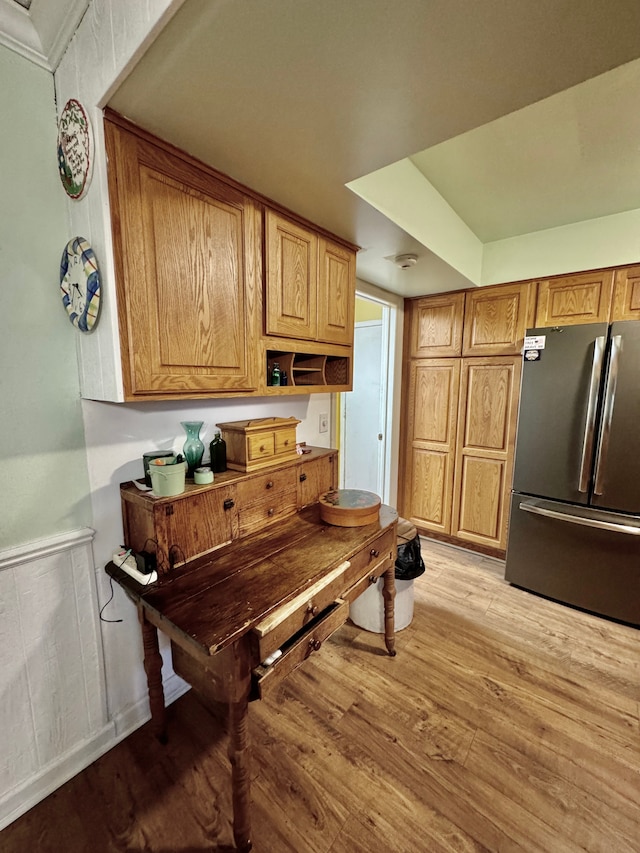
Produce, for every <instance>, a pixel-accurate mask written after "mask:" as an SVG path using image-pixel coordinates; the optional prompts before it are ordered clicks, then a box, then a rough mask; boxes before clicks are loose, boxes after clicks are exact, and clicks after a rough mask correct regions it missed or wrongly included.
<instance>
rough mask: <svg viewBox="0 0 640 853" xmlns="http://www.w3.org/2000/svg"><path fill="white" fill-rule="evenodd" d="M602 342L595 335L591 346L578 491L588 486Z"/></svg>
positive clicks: (584, 490)
mask: <svg viewBox="0 0 640 853" xmlns="http://www.w3.org/2000/svg"><path fill="white" fill-rule="evenodd" d="M604 342H605V340H604V337H597V338H596V339H595V341H594V346H593V363H592V365H591V379H590V380H589V397H588V398H587V417H586V420H585V425H584V436H583V439H582V457H581V459H580V480H579V482H578V491H579V492H586V491H587V489H588V488H589V474H590V473H591V457H592V455H593V440H594V435H595V431H596V412H597V411H598V392H599V389H600V374H601V373H602V362H603V360H604Z"/></svg>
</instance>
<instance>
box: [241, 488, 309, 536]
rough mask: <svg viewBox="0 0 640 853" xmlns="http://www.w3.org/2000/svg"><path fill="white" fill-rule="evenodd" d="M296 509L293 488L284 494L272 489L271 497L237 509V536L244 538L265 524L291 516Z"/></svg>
mask: <svg viewBox="0 0 640 853" xmlns="http://www.w3.org/2000/svg"><path fill="white" fill-rule="evenodd" d="M297 508H298V494H297V492H296V490H295V487H294V488H293V489H290V490H289V491H286V492H283V491H279V490H278V491H276V490H275V489H274V490H273V492H272V495H271V497H267V498H265V499H263V500H259V501H256V502H255V503H252V504H249V505H247V506H240V507H238V535H239V536H245V535H246V534H247V533H252V532H253V531H254V530H260V529H261V528H263V527H265V526H266V525H267V524H271V523H272V522H274V521H278V520H279V519H281V518H286V517H287V516H289V515H293V513H294V512H295V511H296V510H297Z"/></svg>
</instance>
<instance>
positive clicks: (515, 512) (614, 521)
mask: <svg viewBox="0 0 640 853" xmlns="http://www.w3.org/2000/svg"><path fill="white" fill-rule="evenodd" d="M505 577H506V579H507V580H508V581H509V582H510V583H512V584H515V585H516V586H520V587H523V588H524V589H528V590H531V591H533V592H538V593H541V594H542V595H546V596H547V597H549V598H553V599H555V600H556V601H561V602H564V603H566V604H572V605H575V606H576V607H582V608H583V609H585V610H590V611H592V612H594V613H599V614H601V615H603V616H608V617H611V618H613V619H620V620H622V621H624V622H630V623H632V624H634V625H640V518H638V517H633V516H626V515H621V514H617V513H607V512H603V511H602V510H593V509H591V508H589V507H581V506H571V505H568V504H562V503H559V502H556V501H544V500H540V499H536V498H527V497H525V496H523V495H518V494H515V493H514V494H513V495H512V497H511V513H510V523H509V544H508V547H507V561H506V568H505Z"/></svg>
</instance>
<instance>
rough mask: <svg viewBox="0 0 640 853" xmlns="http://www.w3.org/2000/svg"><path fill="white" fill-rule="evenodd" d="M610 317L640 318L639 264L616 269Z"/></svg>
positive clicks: (614, 318) (619, 318)
mask: <svg viewBox="0 0 640 853" xmlns="http://www.w3.org/2000/svg"><path fill="white" fill-rule="evenodd" d="M611 319H612V320H638V319H640V266H635V267H626V268H625V269H620V270H616V272H615V281H614V288H613V308H612V310H611Z"/></svg>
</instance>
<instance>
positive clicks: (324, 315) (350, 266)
mask: <svg viewBox="0 0 640 853" xmlns="http://www.w3.org/2000/svg"><path fill="white" fill-rule="evenodd" d="M318 249H319V261H318V303H317V305H318V333H317V339H318V340H319V341H326V342H327V343H333V344H346V345H351V344H352V343H353V325H354V311H355V298H356V263H355V255H354V253H353V252H352V251H349V250H348V249H346V248H344V247H343V246H339V245H338V244H337V243H334V242H332V241H330V240H327V239H326V238H325V237H320V240H319V244H318Z"/></svg>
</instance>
